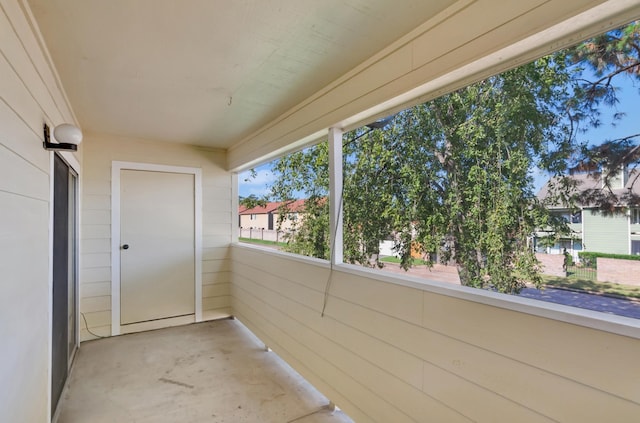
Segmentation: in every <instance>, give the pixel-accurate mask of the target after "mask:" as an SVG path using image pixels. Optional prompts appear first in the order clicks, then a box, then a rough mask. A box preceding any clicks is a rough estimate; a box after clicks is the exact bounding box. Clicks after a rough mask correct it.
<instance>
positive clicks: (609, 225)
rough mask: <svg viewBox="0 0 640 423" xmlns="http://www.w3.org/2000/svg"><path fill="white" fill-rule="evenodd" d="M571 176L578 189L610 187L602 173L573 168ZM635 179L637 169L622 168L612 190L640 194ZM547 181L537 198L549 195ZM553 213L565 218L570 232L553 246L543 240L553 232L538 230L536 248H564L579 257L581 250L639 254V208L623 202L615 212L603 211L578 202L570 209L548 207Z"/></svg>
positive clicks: (560, 250)
mask: <svg viewBox="0 0 640 423" xmlns="http://www.w3.org/2000/svg"><path fill="white" fill-rule="evenodd" d="M570 177H571V178H572V179H573V180H574V181H576V183H577V189H578V190H579V191H582V192H584V191H586V190H589V189H607V188H605V187H604V186H603V181H602V179H601V178H600V173H599V172H594V171H584V172H578V171H574V172H573V173H572V174H571V175H570ZM634 181H635V171H629V169H628V167H627V166H624V168H621V169H620V171H619V172H618V175H617V177H615V178H613V180H612V182H611V191H612V193H613V194H615V195H617V196H621V195H623V194H626V193H630V192H631V193H634V194H640V186H638V184H637V183H635V184H634ZM551 182H552V181H551V180H550V181H548V182H547V183H546V184H545V185H544V186H543V187H542V189H541V190H540V192H539V193H538V198H540V199H541V200H542V199H545V198H547V197H548V195H549V184H550V183H551ZM549 209H550V210H551V211H552V213H554V214H557V215H559V216H561V217H563V218H564V219H565V221H566V222H567V223H568V225H569V228H570V229H571V235H569V236H566V237H563V238H561V239H560V240H559V241H558V242H557V243H555V244H554V245H552V246H549V245H547V244H546V243H544V242H542V241H543V238H544V237H547V236H550V235H553V233H552V232H550V231H544V230H541V231H538V232H537V233H536V237H535V245H536V251H537V252H540V253H549V254H562V253H563V250H564V249H566V250H567V252H569V253H570V254H572V255H573V256H574V258H577V256H578V252H580V251H594V252H602V253H615V254H640V209H639V208H634V207H628V205H627V204H625V203H620V204H619V205H616V206H615V207H614V212H613V213H603V212H602V211H601V210H599V209H598V208H597V207H596V206H594V205H592V204H579V205H578V206H577V207H576V208H574V209H570V208H568V207H566V206H563V205H560V204H558V205H555V206H551V207H549Z"/></svg>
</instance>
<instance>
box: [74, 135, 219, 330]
mask: <svg viewBox="0 0 640 423" xmlns="http://www.w3.org/2000/svg"><path fill="white" fill-rule="evenodd" d="M83 146H84V160H85V166H84V168H85V169H86V171H85V172H84V179H83V185H82V189H83V192H82V227H81V234H82V242H81V270H82V271H81V275H80V278H81V279H80V280H81V287H80V288H81V289H80V292H81V300H80V303H81V305H80V307H81V309H82V310H83V312H85V315H86V318H87V325H88V329H89V330H91V331H92V332H95V333H96V334H99V335H101V336H109V335H110V334H111V326H110V324H111V321H110V320H109V319H110V318H111V297H110V295H111V217H112V211H111V164H112V162H113V161H127V162H141V163H152V164H162V165H171V166H188V167H196V168H200V169H202V193H203V198H202V200H203V201H202V226H203V228H202V238H203V251H202V293H203V295H202V310H203V316H205V318H206V316H215V317H220V316H224V315H229V314H230V311H231V310H230V309H231V297H230V288H229V283H230V276H229V273H230V266H229V254H228V245H229V243H230V241H231V174H230V173H228V172H227V171H226V170H224V168H223V165H224V164H225V154H224V153H221V152H217V151H212V150H207V149H201V148H196V147H192V146H186V145H180V144H170V143H157V142H150V141H146V140H137V139H122V138H118V137H111V136H106V135H97V134H87V135H86V136H85V141H84V142H83ZM107 286H108V289H107ZM83 324H84V322H83ZM86 329H87V328H84V330H83V331H82V338H81V339H82V340H86V339H92V338H93V336H92V335H91V334H90V333H89V332H88V331H87V330H86ZM94 329H95V330H96V331H97V332H96V331H94Z"/></svg>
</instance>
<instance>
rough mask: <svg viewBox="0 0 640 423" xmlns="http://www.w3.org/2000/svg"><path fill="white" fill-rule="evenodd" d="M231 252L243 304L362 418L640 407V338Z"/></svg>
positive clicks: (627, 416) (588, 413) (241, 313)
mask: <svg viewBox="0 0 640 423" xmlns="http://www.w3.org/2000/svg"><path fill="white" fill-rule="evenodd" d="M231 252H232V277H233V279H232V285H231V295H232V301H233V312H234V314H235V315H236V316H237V317H238V318H239V319H240V320H241V321H242V322H243V323H245V324H246V325H247V326H248V327H249V328H250V329H251V330H252V331H254V333H256V335H258V336H259V337H260V338H261V339H262V340H263V342H265V343H266V344H268V345H269V346H270V347H271V348H273V350H274V351H276V352H277V353H278V354H279V355H281V356H282V357H283V358H284V359H285V360H287V361H288V362H289V364H291V365H292V366H293V367H294V368H295V369H296V370H298V371H299V372H300V373H302V374H303V375H304V376H305V377H306V378H307V379H309V380H310V381H311V382H312V383H313V384H315V385H316V386H318V388H319V389H320V390H321V391H323V393H325V395H328V396H329V398H330V399H332V400H333V401H334V402H336V403H337V404H338V406H340V407H342V408H343V409H345V411H346V412H347V413H348V414H349V413H350V412H351V411H353V413H354V414H353V416H356V415H357V416H359V417H360V418H358V419H357V421H359V422H360V421H363V422H367V421H371V422H388V421H394V422H396V421H415V422H421V421H447V422H450V421H478V422H480V421H484V422H493V421H497V419H498V420H500V421H518V422H544V421H581V422H600V421H606V420H609V421H631V420H632V419H633V418H634V416H636V415H637V413H638V412H640V386H639V385H638V384H637V377H635V376H634V375H637V374H638V373H639V371H640V365H637V364H635V363H636V361H637V360H635V359H634V357H637V356H638V354H639V353H640V342H639V341H638V340H637V339H633V338H629V337H625V336H620V335H614V334H611V333H607V332H603V331H599V330H595V329H590V328H587V327H582V326H576V325H573V324H568V323H564V322H561V321H557V320H553V319H549V318H543V317H539V316H534V315H531V314H526V313H520V312H517V311H512V310H507V309H502V308H498V307H493V306H489V305H486V304H481V303H477V302H473V301H468V300H462V299H459V298H454V297H449V296H445V295H440V294H435V293H432V292H428V291H426V290H422V289H419V288H417V287H410V286H402V285H398V284H396V283H392V282H390V281H391V280H393V277H392V276H390V277H389V281H385V280H384V279H381V277H380V276H379V275H378V276H376V277H375V278H369V277H366V276H364V275H365V274H366V272H362V274H361V273H353V272H348V273H346V272H344V271H343V270H340V269H335V268H334V269H333V270H331V269H329V268H328V266H327V265H325V264H322V263H317V262H314V261H312V260H308V261H305V260H304V259H302V260H301V259H299V258H293V257H291V256H288V255H285V254H277V253H268V252H265V251H263V250H260V249H257V248H251V247H246V246H244V247H243V246H234V247H232V251H231ZM328 278H331V281H330V295H329V296H328V298H327V303H326V309H325V314H324V317H322V316H321V310H322V307H323V303H324V300H325V296H324V289H325V286H327V281H328ZM587 352H588V353H587ZM594 363H606V365H603V366H599V365H594ZM630 366H631V368H630ZM343 401H344V402H345V403H344V404H343V403H342V402H343Z"/></svg>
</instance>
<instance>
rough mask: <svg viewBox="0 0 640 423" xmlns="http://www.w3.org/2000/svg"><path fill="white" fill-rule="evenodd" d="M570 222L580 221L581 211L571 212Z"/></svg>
mask: <svg viewBox="0 0 640 423" xmlns="http://www.w3.org/2000/svg"><path fill="white" fill-rule="evenodd" d="M571 223H582V211H577V212H575V213H572V214H571Z"/></svg>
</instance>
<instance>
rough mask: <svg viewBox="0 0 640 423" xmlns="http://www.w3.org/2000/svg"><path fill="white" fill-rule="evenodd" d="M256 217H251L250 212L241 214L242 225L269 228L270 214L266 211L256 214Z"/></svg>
mask: <svg viewBox="0 0 640 423" xmlns="http://www.w3.org/2000/svg"><path fill="white" fill-rule="evenodd" d="M255 216H256V218H255V219H253V220H252V219H251V215H250V214H243V215H240V227H241V228H264V229H268V228H269V215H268V214H266V213H260V214H256V215H255Z"/></svg>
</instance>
